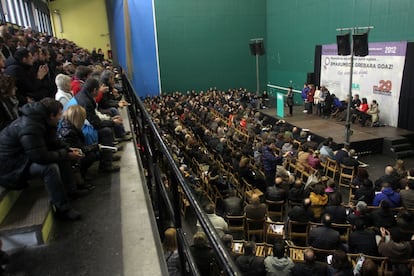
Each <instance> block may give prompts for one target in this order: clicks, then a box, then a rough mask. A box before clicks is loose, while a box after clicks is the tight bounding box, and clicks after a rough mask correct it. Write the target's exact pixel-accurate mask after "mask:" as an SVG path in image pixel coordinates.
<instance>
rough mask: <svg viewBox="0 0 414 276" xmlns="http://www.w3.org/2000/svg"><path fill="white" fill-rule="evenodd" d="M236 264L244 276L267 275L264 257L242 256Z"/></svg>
mask: <svg viewBox="0 0 414 276" xmlns="http://www.w3.org/2000/svg"><path fill="white" fill-rule="evenodd" d="M236 264H237V266H238V267H239V269H240V271H241V272H242V274H243V275H244V276H250V275H251V276H260V275H263V276H264V275H266V270H265V266H264V258H263V257H257V256H240V257H238V258H237V259H236Z"/></svg>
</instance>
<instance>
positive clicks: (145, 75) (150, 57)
mask: <svg viewBox="0 0 414 276" xmlns="http://www.w3.org/2000/svg"><path fill="white" fill-rule="evenodd" d="M107 3H108V4H109V5H108V6H107V7H108V13H112V14H113V17H112V19H113V22H109V25H110V26H112V28H111V38H112V39H111V41H112V43H115V47H114V48H115V49H116V54H115V55H114V56H115V59H116V60H115V63H117V64H119V65H121V66H122V67H123V68H124V69H125V71H127V72H131V71H132V76H131V82H132V85H133V87H134V89H135V91H136V93H137V94H138V96H140V97H144V96H147V95H150V96H156V95H159V94H160V90H161V89H160V85H159V83H160V81H159V73H158V61H157V48H156V33H155V26H154V22H155V20H154V17H153V14H154V13H153V7H152V5H153V3H152V0H140V1H134V0H129V1H128V13H129V14H128V15H129V19H130V22H129V25H130V31H131V34H130V38H131V41H130V43H131V47H130V48H131V49H132V53H130V55H127V53H126V49H127V47H126V46H127V45H126V43H128V41H127V40H126V35H125V24H124V6H123V1H108V2H107ZM108 18H111V16H108ZM128 56H130V57H131V58H132V64H133V65H132V67H133V68H128V67H127V66H128V65H127V64H128V63H127V58H128Z"/></svg>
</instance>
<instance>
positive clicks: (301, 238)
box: [286, 220, 308, 246]
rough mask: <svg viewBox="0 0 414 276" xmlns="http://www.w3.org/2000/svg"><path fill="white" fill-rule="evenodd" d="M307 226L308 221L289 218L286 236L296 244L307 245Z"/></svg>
mask: <svg viewBox="0 0 414 276" xmlns="http://www.w3.org/2000/svg"><path fill="white" fill-rule="evenodd" d="M307 228H308V223H307V222H300V221H294V220H289V221H288V227H287V235H286V238H287V239H288V240H290V241H292V242H293V243H294V244H295V245H303V246H304V245H307V244H308V242H307V237H308V234H307Z"/></svg>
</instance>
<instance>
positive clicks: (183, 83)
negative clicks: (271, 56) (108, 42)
mask: <svg viewBox="0 0 414 276" xmlns="http://www.w3.org/2000/svg"><path fill="white" fill-rule="evenodd" d="M155 14H156V24H157V39H158V50H159V63H160V75H161V88H162V91H163V92H172V91H186V90H190V89H196V90H206V89H207V88H209V87H211V86H215V87H217V88H220V89H227V88H231V87H246V88H248V89H249V90H251V91H256V59H255V57H254V56H252V55H251V54H250V50H249V40H250V39H251V38H257V37H263V38H264V40H265V44H266V1H265V0H209V1H205V0H174V1H170V0H155ZM259 64H260V74H261V85H260V87H261V90H263V89H265V87H266V83H267V82H266V76H267V73H266V56H262V57H259Z"/></svg>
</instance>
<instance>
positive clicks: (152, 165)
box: [123, 75, 241, 275]
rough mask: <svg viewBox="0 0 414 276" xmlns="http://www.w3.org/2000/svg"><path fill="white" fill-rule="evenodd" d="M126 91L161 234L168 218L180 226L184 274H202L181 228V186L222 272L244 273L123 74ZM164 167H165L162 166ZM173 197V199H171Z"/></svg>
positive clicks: (137, 149) (179, 235)
mask: <svg viewBox="0 0 414 276" xmlns="http://www.w3.org/2000/svg"><path fill="white" fill-rule="evenodd" d="M123 87H124V89H125V91H124V94H125V96H126V98H127V101H128V102H129V103H131V105H130V107H129V111H130V116H131V125H132V128H133V131H134V132H135V135H136V139H137V145H136V151H137V154H138V152H139V155H140V157H141V161H142V164H143V166H144V168H145V170H146V179H147V185H148V190H149V192H150V195H151V199H152V206H153V209H154V213H155V215H156V219H157V224H158V229H159V232H160V233H159V234H160V235H161V236H162V235H163V232H162V231H163V229H165V228H166V227H165V225H164V224H165V221H171V223H172V226H173V227H174V228H176V229H177V242H178V249H179V255H180V262H181V267H182V275H199V272H198V271H197V268H196V266H195V262H194V260H193V258H192V256H191V254H190V250H189V249H190V248H189V245H188V242H187V240H186V237H185V233H184V231H183V229H182V216H181V209H180V195H179V191H178V187H181V189H182V191H183V193H184V194H185V196H186V197H187V199H188V202H189V204H190V206H191V207H192V208H193V210H194V213H195V215H196V218H197V219H198V221H199V224H200V226H201V228H202V229H203V231H204V232H205V234H206V236H207V238H208V240H209V241H210V245H211V247H212V249H213V250H214V252H215V256H216V261H217V263H218V265H219V267H220V268H219V269H220V270H221V271H222V274H223V275H241V273H240V271H239V269H238V268H237V266H236V265H235V263H234V262H233V260H232V258H231V256H230V254H229V252H228V251H227V249H226V248H225V246H224V245H223V243H222V242H221V240H220V238H219V236H218V235H217V233H216V231H215V229H214V227H213V225H212V224H211V222H210V220H209V218H208V217H207V215H206V214H205V212H204V211H203V210H202V208H201V206H200V204H199V202H198V201H197V199H196V197H195V196H194V194H193V192H192V190H191V188H190V185H189V183H188V182H187V181H186V180H185V179H184V177H183V176H182V174H181V172H180V170H179V168H178V167H177V164H176V163H175V161H174V159H173V157H172V155H171V153H170V151H169V150H168V148H167V146H166V145H165V143H164V142H163V140H162V138H161V135H160V133H159V132H158V129H157V127H156V126H155V124H154V123H153V121H152V119H151V117H150V115H149V114H148V112H147V111H146V109H145V106H144V104H143V103H142V101H141V100H140V99H139V97H138V96H137V95H136V93H135V91H134V89H133V87H132V85H131V83H130V82H129V80H128V79H127V78H126V76H125V75H123ZM161 167H162V169H161ZM162 173H164V174H165V173H167V174H168V180H169V182H170V189H171V192H172V196H170V195H168V192H167V190H166V187H165V186H164V183H163V180H162ZM170 197H171V198H170Z"/></svg>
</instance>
